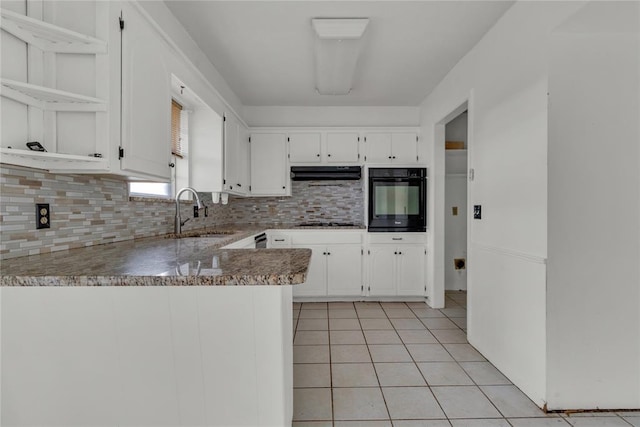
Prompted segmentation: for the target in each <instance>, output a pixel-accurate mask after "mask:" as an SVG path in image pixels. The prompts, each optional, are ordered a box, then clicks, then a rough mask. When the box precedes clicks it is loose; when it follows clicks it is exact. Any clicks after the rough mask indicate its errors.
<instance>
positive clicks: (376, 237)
mask: <svg viewBox="0 0 640 427" xmlns="http://www.w3.org/2000/svg"><path fill="white" fill-rule="evenodd" d="M367 240H368V246H367V269H366V270H367V273H368V277H367V285H366V291H367V292H366V295H368V296H372V297H378V296H379V297H391V296H410V297H415V296H425V295H426V292H427V291H426V277H427V274H426V272H427V269H426V264H427V243H426V242H427V235H426V234H425V233H369V234H368V236H367Z"/></svg>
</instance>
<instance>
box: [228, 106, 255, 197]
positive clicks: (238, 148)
mask: <svg viewBox="0 0 640 427" xmlns="http://www.w3.org/2000/svg"><path fill="white" fill-rule="evenodd" d="M224 148H225V152H224V176H225V177H224V191H226V192H228V193H232V194H238V195H242V196H244V195H246V194H247V192H248V190H249V170H248V169H249V168H248V163H249V135H248V132H247V129H246V128H245V127H244V126H243V125H242V123H240V121H239V120H238V119H236V118H235V116H233V115H229V116H226V117H225V121H224Z"/></svg>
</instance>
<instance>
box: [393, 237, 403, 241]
mask: <svg viewBox="0 0 640 427" xmlns="http://www.w3.org/2000/svg"><path fill="white" fill-rule="evenodd" d="M391 240H402V237H392V238H391Z"/></svg>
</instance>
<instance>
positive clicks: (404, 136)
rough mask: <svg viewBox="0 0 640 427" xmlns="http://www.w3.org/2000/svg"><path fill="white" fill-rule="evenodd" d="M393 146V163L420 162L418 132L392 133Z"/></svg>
mask: <svg viewBox="0 0 640 427" xmlns="http://www.w3.org/2000/svg"><path fill="white" fill-rule="evenodd" d="M391 148H392V149H391V151H392V154H391V158H392V160H393V163H417V162H418V134H416V133H415V132H403V133H394V134H392V135H391Z"/></svg>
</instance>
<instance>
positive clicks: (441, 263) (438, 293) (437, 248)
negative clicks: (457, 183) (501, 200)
mask: <svg viewBox="0 0 640 427" xmlns="http://www.w3.org/2000/svg"><path fill="white" fill-rule="evenodd" d="M465 110H466V111H467V179H468V182H467V262H466V268H467V299H469V298H468V295H469V293H470V292H472V290H473V285H472V283H473V263H472V262H471V263H470V262H469V260H470V259H473V253H472V251H471V245H470V242H471V231H472V230H471V225H472V222H471V220H472V219H473V215H470V213H469V209H470V208H471V206H473V205H472V191H473V185H472V184H473V179H471V174H470V171H471V170H472V169H473V161H472V159H473V147H474V126H473V123H474V113H475V108H474V94H473V90H471V91H470V92H469V94H468V95H467V96H466V97H464V98H463V99H461V100H459V101H458V102H457V103H455V104H454V107H452V108H450V109H449V113H447V114H446V115H444V116H443V117H442V118H441V119H440V120H438V121H437V122H436V124H435V126H434V135H433V154H434V157H433V158H434V169H435V170H436V173H435V174H434V176H433V177H430V178H429V179H430V180H432V187H431V188H430V189H429V190H430V191H431V194H433V197H432V198H431V200H430V202H431V203H432V205H431V206H432V209H430V212H433V215H432V216H431V221H432V225H433V257H432V262H433V265H432V268H433V279H434V287H433V292H434V295H433V296H432V297H431V298H430V301H431V303H432V305H433V306H434V307H436V308H441V307H444V302H445V298H444V293H445V257H444V251H445V216H446V206H445V182H446V167H445V126H446V124H447V123H449V122H450V121H451V120H453V119H454V118H456V117H457V116H459V115H460V114H461V113H462V112H464V111H465ZM469 311H470V307H469V306H467V316H469Z"/></svg>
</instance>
